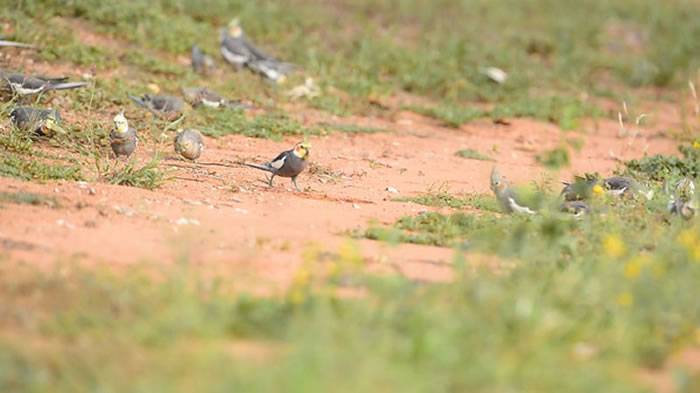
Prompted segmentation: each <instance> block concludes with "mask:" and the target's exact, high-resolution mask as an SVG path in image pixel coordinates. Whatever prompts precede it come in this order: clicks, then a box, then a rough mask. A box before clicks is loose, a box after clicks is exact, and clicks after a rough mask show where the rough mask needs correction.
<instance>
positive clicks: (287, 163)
mask: <svg viewBox="0 0 700 393" xmlns="http://www.w3.org/2000/svg"><path fill="white" fill-rule="evenodd" d="M310 148H311V145H310V144H308V143H305V142H299V143H297V144H296V145H294V148H293V149H291V150H287V151H283V152H282V153H280V154H279V155H278V156H277V157H275V158H274V159H273V160H272V161H270V162H266V163H264V164H249V163H244V165H245V166H249V167H251V168H255V169H260V170H263V171H267V172H270V173H271V174H272V176H271V177H270V179H269V182H268V184H269V185H270V187H272V180H273V179H274V178H275V176H280V177H290V178H291V179H292V184H294V188H295V189H296V190H297V191H301V190H300V189H299V186H297V176H299V174H300V173H301V172H303V171H304V169H306V166H307V164H308V159H309V149H310Z"/></svg>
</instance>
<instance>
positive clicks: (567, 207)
mask: <svg viewBox="0 0 700 393" xmlns="http://www.w3.org/2000/svg"><path fill="white" fill-rule="evenodd" d="M559 208H560V210H561V211H562V212H564V213H571V214H573V215H574V216H575V217H577V218H578V217H581V216H583V215H585V214H588V213H590V211H591V209H590V208H589V207H588V204H587V203H586V202H584V201H564V202H563V203H562V204H561V205H560V207H559Z"/></svg>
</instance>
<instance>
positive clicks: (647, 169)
mask: <svg viewBox="0 0 700 393" xmlns="http://www.w3.org/2000/svg"><path fill="white" fill-rule="evenodd" d="M678 150H679V151H680V153H681V155H682V157H676V156H667V155H661V154H656V155H653V156H648V157H644V158H640V159H636V160H630V161H628V162H626V163H625V166H626V168H625V173H627V174H629V175H631V176H634V177H641V178H646V179H649V180H654V181H665V180H667V179H674V178H679V177H686V176H687V177H691V178H694V179H697V178H698V177H700V144H699V143H697V142H696V143H694V144H692V145H680V146H678Z"/></svg>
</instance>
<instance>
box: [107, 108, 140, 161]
mask: <svg viewBox="0 0 700 393" xmlns="http://www.w3.org/2000/svg"><path fill="white" fill-rule="evenodd" d="M109 142H110V146H111V147H112V152H114V156H115V157H116V158H119V156H125V157H126V158H129V156H131V153H133V152H134V150H136V146H137V145H138V142H139V139H138V136H137V135H136V130H135V129H133V128H131V127H129V121H128V120H127V119H126V116H124V112H120V113H118V114H117V115H116V116H114V129H113V130H112V131H111V132H110V133H109Z"/></svg>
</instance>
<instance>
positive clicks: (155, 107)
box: [129, 94, 185, 120]
mask: <svg viewBox="0 0 700 393" xmlns="http://www.w3.org/2000/svg"><path fill="white" fill-rule="evenodd" d="M129 98H130V99H131V100H132V101H133V102H134V103H136V105H138V106H140V107H143V108H146V109H148V111H149V112H151V113H153V114H154V115H155V116H158V117H161V118H164V119H167V120H175V119H176V118H177V117H179V116H180V115H181V114H182V111H183V108H184V105H185V103H184V102H182V100H181V99H180V98H178V97H175V96H167V95H150V94H144V95H143V96H141V97H136V96H129Z"/></svg>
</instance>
